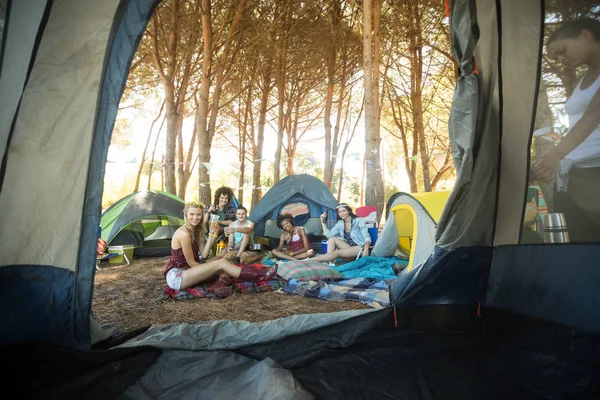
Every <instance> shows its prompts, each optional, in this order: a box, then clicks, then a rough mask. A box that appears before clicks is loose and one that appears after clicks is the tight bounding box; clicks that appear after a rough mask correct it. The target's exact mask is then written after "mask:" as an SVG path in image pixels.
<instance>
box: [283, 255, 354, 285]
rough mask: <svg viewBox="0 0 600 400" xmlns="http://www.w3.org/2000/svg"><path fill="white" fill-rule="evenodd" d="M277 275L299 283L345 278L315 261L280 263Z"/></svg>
mask: <svg viewBox="0 0 600 400" xmlns="http://www.w3.org/2000/svg"><path fill="white" fill-rule="evenodd" d="M277 275H279V276H281V277H282V278H283V279H285V280H290V279H292V278H295V279H298V280H299V281H318V280H321V279H334V280H339V279H342V278H343V276H342V274H341V273H340V272H338V271H336V270H335V269H333V268H331V267H328V266H327V265H325V264H323V263H321V262H319V261H313V260H299V261H288V262H282V263H279V267H278V269H277Z"/></svg>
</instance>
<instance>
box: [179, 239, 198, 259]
mask: <svg viewBox="0 0 600 400" xmlns="http://www.w3.org/2000/svg"><path fill="white" fill-rule="evenodd" d="M179 243H180V244H181V250H182V251H183V256H184V257H185V261H186V262H187V264H188V265H189V266H190V267H195V266H197V265H200V263H199V262H198V261H196V257H194V250H193V249H192V237H191V236H190V234H189V233H188V232H185V233H182V234H180V235H179Z"/></svg>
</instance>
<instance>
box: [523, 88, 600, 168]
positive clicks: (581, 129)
mask: <svg viewBox="0 0 600 400" xmlns="http://www.w3.org/2000/svg"><path fill="white" fill-rule="evenodd" d="M598 125H600V90H598V91H597V92H596V94H595V95H594V97H592V100H591V101H590V104H589V105H588V106H587V108H586V110H585V112H584V113H583V116H582V117H581V119H580V120H579V121H577V123H576V124H575V125H573V127H572V128H571V130H570V131H569V133H567V135H566V136H565V137H564V138H563V139H562V140H561V142H560V143H559V144H558V145H557V146H556V147H554V148H553V149H552V150H550V151H549V152H548V153H546V154H545V155H543V156H542V157H541V158H540V159H539V160H535V161H534V163H533V165H532V175H533V177H534V178H537V179H540V180H550V179H552V178H554V175H555V174H556V168H557V166H558V163H559V162H560V161H561V160H562V159H563V158H565V157H566V156H567V155H569V153H570V152H571V151H573V150H574V149H575V148H576V147H577V146H579V145H580V144H581V143H583V141H584V140H585V139H587V138H588V136H590V134H591V133H592V132H593V131H594V129H596V128H597V127H598Z"/></svg>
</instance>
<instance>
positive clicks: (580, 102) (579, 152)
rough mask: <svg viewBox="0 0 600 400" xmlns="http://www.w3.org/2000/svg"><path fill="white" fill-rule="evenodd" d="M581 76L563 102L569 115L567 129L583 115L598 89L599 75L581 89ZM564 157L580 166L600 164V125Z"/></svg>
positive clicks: (599, 83) (599, 87) (599, 84)
mask: <svg viewBox="0 0 600 400" xmlns="http://www.w3.org/2000/svg"><path fill="white" fill-rule="evenodd" d="M583 78H585V75H584V76H583V77H582V78H581V79H580V80H579V83H578V84H577V87H576V88H575V90H574V91H573V94H572V95H571V97H569V99H568V100H567V103H566V104H565V111H566V112H567V115H568V116H569V130H570V129H572V128H573V126H575V124H576V123H577V122H578V121H579V120H580V119H581V117H583V113H584V112H585V110H586V109H587V107H588V105H589V104H590V101H592V97H594V95H595V94H596V93H597V92H598V89H600V75H598V77H597V78H596V81H595V82H594V83H592V84H591V85H590V86H589V87H588V88H586V89H584V90H581V82H583ZM568 134H569V133H567V135H568ZM566 158H568V159H569V160H571V161H572V163H573V165H576V166H580V167H597V166H600V126H597V127H596V129H594V130H593V131H592V133H591V134H590V135H589V136H588V137H587V138H586V139H585V140H584V141H583V142H582V143H581V144H580V145H579V146H577V147H576V148H575V149H573V151H571V152H570V153H569V154H568V155H567V157H566Z"/></svg>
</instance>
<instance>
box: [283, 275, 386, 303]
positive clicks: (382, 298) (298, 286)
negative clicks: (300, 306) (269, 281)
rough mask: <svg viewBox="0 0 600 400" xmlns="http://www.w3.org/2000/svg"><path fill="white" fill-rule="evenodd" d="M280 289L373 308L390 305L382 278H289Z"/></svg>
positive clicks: (290, 292)
mask: <svg viewBox="0 0 600 400" xmlns="http://www.w3.org/2000/svg"><path fill="white" fill-rule="evenodd" d="M281 291H283V292H284V293H286V294H297V295H300V296H304V297H310V298H316V299H320V300H327V301H360V302H361V303H363V304H366V305H368V306H369V307H373V308H384V307H387V306H389V305H390V292H389V286H388V284H387V283H386V282H385V281H384V280H381V279H377V278H352V279H343V280H340V281H337V282H336V281H334V280H332V279H323V280H319V281H299V280H297V279H290V280H289V281H287V283H286V284H285V285H284V286H283V288H282V290H281Z"/></svg>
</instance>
